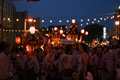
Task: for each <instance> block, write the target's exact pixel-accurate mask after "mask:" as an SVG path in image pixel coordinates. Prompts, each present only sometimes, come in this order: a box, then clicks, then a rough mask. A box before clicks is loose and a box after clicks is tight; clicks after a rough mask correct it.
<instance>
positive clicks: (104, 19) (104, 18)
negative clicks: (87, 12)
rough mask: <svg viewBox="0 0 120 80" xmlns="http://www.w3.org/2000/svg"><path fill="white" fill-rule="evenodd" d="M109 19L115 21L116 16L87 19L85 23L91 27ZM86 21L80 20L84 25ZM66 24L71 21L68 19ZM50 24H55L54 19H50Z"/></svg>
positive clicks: (60, 21)
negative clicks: (90, 24)
mask: <svg viewBox="0 0 120 80" xmlns="http://www.w3.org/2000/svg"><path fill="white" fill-rule="evenodd" d="M108 19H114V16H110V17H100V18H93V19H86V20H87V22H85V23H86V25H89V23H90V22H91V23H92V24H94V23H95V22H98V23H100V22H101V21H106V20H108ZM86 20H85V19H80V22H81V23H83V22H84V21H86ZM41 22H42V23H44V22H45V20H44V19H42V20H41ZM66 22H67V23H69V22H70V20H68V19H67V20H66ZM78 22H79V21H78ZM50 23H53V20H52V19H50ZM59 23H62V20H59ZM80 25H81V26H83V24H80Z"/></svg>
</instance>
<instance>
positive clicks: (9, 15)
mask: <svg viewBox="0 0 120 80" xmlns="http://www.w3.org/2000/svg"><path fill="white" fill-rule="evenodd" d="M2 1H3V2H2ZM2 3H3V4H2ZM15 11H16V8H15V7H14V4H13V2H12V1H8V0H0V24H2V20H3V40H5V41H8V42H10V43H11V44H13V43H14V40H13V38H14V31H13V28H14V21H15V20H14V19H15ZM2 13H3V15H2ZM12 31H13V32H12ZM1 32H2V29H0V40H1V36H2V34H1ZM11 35H12V36H11Z"/></svg>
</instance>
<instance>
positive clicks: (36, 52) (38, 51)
mask: <svg viewBox="0 0 120 80" xmlns="http://www.w3.org/2000/svg"><path fill="white" fill-rule="evenodd" d="M34 52H35V54H36V56H38V57H43V50H42V49H41V48H37V49H35V50H34Z"/></svg>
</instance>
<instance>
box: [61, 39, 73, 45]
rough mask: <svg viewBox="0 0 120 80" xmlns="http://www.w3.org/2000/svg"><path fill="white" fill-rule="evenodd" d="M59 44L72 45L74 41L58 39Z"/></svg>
mask: <svg viewBox="0 0 120 80" xmlns="http://www.w3.org/2000/svg"><path fill="white" fill-rule="evenodd" d="M60 44H74V40H67V39H60Z"/></svg>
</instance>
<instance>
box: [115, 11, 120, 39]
mask: <svg viewBox="0 0 120 80" xmlns="http://www.w3.org/2000/svg"><path fill="white" fill-rule="evenodd" d="M115 33H116V36H117V38H118V39H119V38H120V9H119V10H116V11H115Z"/></svg>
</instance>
